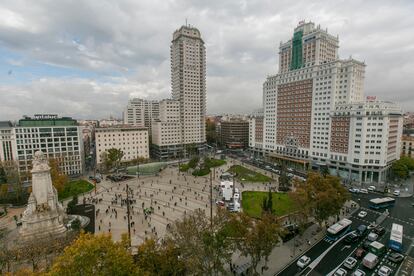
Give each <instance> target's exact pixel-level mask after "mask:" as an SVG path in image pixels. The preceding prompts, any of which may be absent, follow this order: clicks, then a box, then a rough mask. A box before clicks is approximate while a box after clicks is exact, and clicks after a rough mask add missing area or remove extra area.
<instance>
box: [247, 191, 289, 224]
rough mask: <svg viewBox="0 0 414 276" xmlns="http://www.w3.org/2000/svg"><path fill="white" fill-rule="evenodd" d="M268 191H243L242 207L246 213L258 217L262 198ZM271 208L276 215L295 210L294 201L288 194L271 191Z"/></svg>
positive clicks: (265, 196)
mask: <svg viewBox="0 0 414 276" xmlns="http://www.w3.org/2000/svg"><path fill="white" fill-rule="evenodd" d="M267 196H268V192H243V193H242V208H243V212H245V213H246V214H247V215H249V216H251V217H254V218H260V217H261V213H262V203H263V198H267ZM272 200H273V210H274V211H275V214H276V215H277V216H283V215H286V214H289V213H291V212H293V211H294V210H295V207H294V203H293V201H292V200H291V198H290V197H289V195H288V194H284V193H272Z"/></svg>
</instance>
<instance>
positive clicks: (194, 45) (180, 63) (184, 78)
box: [152, 25, 206, 159]
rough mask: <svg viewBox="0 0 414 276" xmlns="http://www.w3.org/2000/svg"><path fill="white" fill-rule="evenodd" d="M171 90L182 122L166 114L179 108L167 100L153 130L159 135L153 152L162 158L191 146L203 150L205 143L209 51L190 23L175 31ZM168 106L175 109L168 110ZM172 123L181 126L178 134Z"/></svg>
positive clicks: (154, 143)
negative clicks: (173, 119)
mask: <svg viewBox="0 0 414 276" xmlns="http://www.w3.org/2000/svg"><path fill="white" fill-rule="evenodd" d="M171 89H172V101H176V102H177V103H178V113H179V122H175V121H174V122H172V121H171V120H170V119H171V116H169V115H168V114H167V113H170V112H172V113H174V114H175V112H176V111H177V110H176V108H175V104H173V103H172V102H171V101H170V100H168V101H166V102H165V106H164V108H161V106H160V116H159V119H158V120H156V121H154V126H155V125H156V127H154V126H153V132H152V133H153V135H152V136H153V137H156V139H153V141H152V143H153V153H154V154H155V155H156V156H157V157H158V158H162V159H164V158H172V157H176V156H178V155H180V154H182V152H183V151H184V152H185V151H186V148H188V147H195V148H196V149H197V150H198V151H202V150H203V149H204V146H205V142H206V126H205V116H206V50H205V47H204V41H203V39H202V38H201V34H200V31H199V30H198V29H196V28H194V27H191V26H188V25H186V26H182V27H181V28H180V29H178V30H176V31H175V32H174V34H173V40H172V42H171ZM169 106H171V107H174V108H173V109H172V110H169V108H168V107H169ZM173 117H174V116H173ZM172 123H174V125H175V126H177V127H179V128H180V131H179V133H178V134H177V133H176V129H174V130H172V129H171V124H172ZM163 137H164V138H165V137H168V139H164V138H163ZM162 141H164V142H162ZM168 141H171V142H168Z"/></svg>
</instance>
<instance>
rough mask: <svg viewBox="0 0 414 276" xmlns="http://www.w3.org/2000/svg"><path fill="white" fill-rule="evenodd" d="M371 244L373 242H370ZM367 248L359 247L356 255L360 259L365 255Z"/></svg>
mask: <svg viewBox="0 0 414 276" xmlns="http://www.w3.org/2000/svg"><path fill="white" fill-rule="evenodd" d="M370 244H371V243H370ZM365 252H366V251H365V249H364V248H362V247H359V248H357V250H355V257H356V258H358V259H362V258H363V257H364V255H365Z"/></svg>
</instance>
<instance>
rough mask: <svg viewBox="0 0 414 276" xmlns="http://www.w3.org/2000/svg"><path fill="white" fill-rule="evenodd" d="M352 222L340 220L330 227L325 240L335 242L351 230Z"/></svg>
mask: <svg viewBox="0 0 414 276" xmlns="http://www.w3.org/2000/svg"><path fill="white" fill-rule="evenodd" d="M351 224H352V221H351V220H349V219H346V218H344V219H342V220H340V221H338V222H337V223H335V224H334V225H331V226H330V227H329V228H328V230H327V231H326V238H327V239H328V240H331V241H336V240H337V239H339V238H340V237H342V236H343V235H345V234H346V233H348V232H349V231H350V230H351Z"/></svg>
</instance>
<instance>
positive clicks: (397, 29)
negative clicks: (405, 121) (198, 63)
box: [0, 0, 414, 120]
mask: <svg viewBox="0 0 414 276" xmlns="http://www.w3.org/2000/svg"><path fill="white" fill-rule="evenodd" d="M413 13H414V1H410V0H407V1H388V0H383V1H381V0H373V1H366V0H365V1H363V0H361V1H350V0H348V1H332V0H330V1H321V2H317V1H300V0H296V1H290V0H286V1H280V0H245V1H242V0H240V1H239V0H228V1H226V0H209V1H205V0H198V1H189V0H188V1H185V0H182V1H181V0H177V1H174V0H151V1H144V0H84V1H82V0H78V1H74V0H59V1H56V0H38V1H31V0H26V1H22V0H2V1H1V2H0V120H9V119H12V120H14V119H18V118H20V117H21V116H22V115H24V114H26V115H32V114H34V113H58V114H61V115H68V116H73V117H75V118H78V119H80V118H92V119H96V118H105V117H109V116H110V115H112V116H116V117H121V111H122V108H123V107H124V106H125V105H126V103H127V101H128V99H129V98H130V97H143V98H148V99H162V98H167V97H169V96H170V60H169V47H170V42H171V38H172V33H173V31H174V30H175V29H177V28H179V27H180V26H181V25H183V24H184V23H185V20H186V18H187V19H188V23H189V24H191V25H194V26H196V27H197V28H198V29H199V30H200V31H201V33H202V36H203V39H204V41H205V43H206V49H207V98H208V106H207V111H208V113H209V114H215V113H221V112H226V113H249V112H251V111H252V110H254V109H257V108H259V107H260V106H261V101H262V83H263V81H264V80H265V78H266V76H267V75H270V74H275V73H277V70H278V57H277V52H278V45H279V42H280V41H286V40H288V39H289V38H290V37H291V36H292V32H293V29H294V27H296V26H297V24H298V22H299V21H301V20H303V19H304V20H306V21H313V22H315V23H316V24H320V25H321V27H322V28H328V31H329V32H330V33H331V34H334V35H339V40H340V49H339V55H340V57H341V58H348V57H349V56H351V55H352V57H354V58H356V59H359V60H362V61H365V62H366V64H367V68H366V82H365V94H366V95H377V96H378V98H380V99H384V100H392V101H396V102H398V103H400V104H401V106H402V107H403V109H404V110H406V111H410V110H411V111H414V66H413V64H414V17H413V16H412V15H413Z"/></svg>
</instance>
